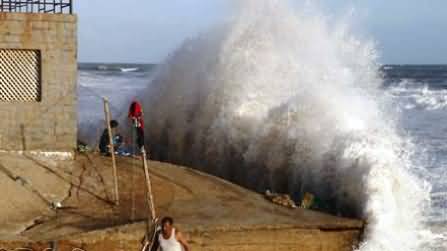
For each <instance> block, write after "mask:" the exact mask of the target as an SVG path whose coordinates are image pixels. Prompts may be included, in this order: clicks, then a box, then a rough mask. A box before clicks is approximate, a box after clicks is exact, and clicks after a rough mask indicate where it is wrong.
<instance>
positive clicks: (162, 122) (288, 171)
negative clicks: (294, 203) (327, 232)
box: [140, 0, 432, 251]
mask: <svg viewBox="0 0 447 251" xmlns="http://www.w3.org/2000/svg"><path fill="white" fill-rule="evenodd" d="M375 61H376V52H375V50H374V45H373V44H372V43H369V42H367V41H361V40H359V39H357V38H356V37H354V36H353V35H352V34H351V33H350V31H349V29H348V26H347V25H346V24H345V23H340V24H328V22H327V20H325V18H323V17H322V15H318V13H311V14H310V13H309V12H307V13H304V11H303V12H298V13H297V12H295V11H293V10H292V9H291V8H289V7H288V6H287V5H286V4H285V3H284V1H274V0H272V1H259V0H256V1H255V0H252V1H243V3H241V4H240V7H239V13H238V15H237V16H236V17H235V19H234V20H233V21H232V22H230V23H228V24H227V25H224V26H222V27H220V28H216V29H215V30H214V31H212V32H209V33H207V34H203V35H201V36H199V37H198V38H195V39H191V40H189V41H186V42H185V43H184V44H183V46H182V47H181V48H179V49H178V50H177V51H176V52H175V53H174V54H173V55H172V56H171V57H170V58H168V59H167V61H166V62H165V64H164V65H162V66H160V67H159V69H158V72H157V75H156V77H155V80H154V81H152V82H151V84H150V86H149V87H148V88H147V90H146V91H145V93H144V94H143V95H142V96H141V98H140V99H141V100H142V101H143V106H144V109H145V117H146V120H147V123H146V128H145V129H146V133H147V144H148V145H149V146H150V149H151V153H152V156H153V157H154V158H156V159H159V160H164V161H170V162H174V163H179V164H183V165H188V166H192V167H196V168H198V169H201V170H203V171H206V172H209V173H212V174H215V175H218V176H221V177H224V178H226V179H229V180H231V181H233V182H236V183H239V184H241V185H244V186H246V187H249V188H251V189H254V190H258V191H264V190H265V189H273V190H274V191H276V192H287V193H290V194H291V195H292V196H293V197H294V198H295V199H300V198H301V196H302V195H303V193H304V192H311V193H314V194H315V195H316V196H317V197H318V198H319V199H320V200H321V201H323V203H322V204H323V205H325V208H324V210H326V211H328V212H332V213H337V214H342V215H345V216H356V217H362V218H364V219H365V220H366V221H367V223H368V224H367V228H366V230H365V238H364V241H363V243H362V244H361V245H360V247H359V249H360V250H362V251H379V250H380V251H395V250H407V251H411V250H426V249H425V248H427V247H428V246H430V243H431V242H432V239H431V238H432V236H431V234H430V232H429V231H427V230H426V228H425V226H424V214H423V212H424V209H426V208H427V207H428V206H429V190H430V187H429V186H428V185H426V184H425V183H424V182H423V180H422V177H423V173H422V171H420V168H417V167H415V166H414V165H413V164H412V163H411V161H410V160H409V159H410V158H409V157H410V155H411V154H412V153H413V151H414V149H413V147H412V144H411V142H410V141H409V140H408V139H407V138H406V137H403V136H401V135H400V132H399V129H398V128H397V126H396V123H395V122H394V120H393V117H395V116H392V114H391V115H390V114H389V112H388V109H387V107H388V106H389V104H390V103H391V102H389V100H387V98H389V97H387V95H383V91H381V90H380V86H381V84H382V80H381V79H380V76H379V74H378V73H377V72H378V65H377V64H376V62H375Z"/></svg>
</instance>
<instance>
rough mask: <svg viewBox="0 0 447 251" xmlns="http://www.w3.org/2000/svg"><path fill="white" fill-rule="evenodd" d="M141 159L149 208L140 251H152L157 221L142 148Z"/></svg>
mask: <svg viewBox="0 0 447 251" xmlns="http://www.w3.org/2000/svg"><path fill="white" fill-rule="evenodd" d="M141 153H142V158H143V168H144V177H145V178H146V189H147V190H146V191H147V196H146V200H147V205H148V207H149V212H148V217H147V231H146V236H145V238H144V241H143V248H142V249H141V250H142V251H152V249H153V245H154V243H155V238H156V236H157V227H158V219H157V215H156V213H155V204H154V196H153V195H152V183H151V177H150V175H149V167H148V163H147V154H146V150H145V149H144V147H143V148H142V149H141Z"/></svg>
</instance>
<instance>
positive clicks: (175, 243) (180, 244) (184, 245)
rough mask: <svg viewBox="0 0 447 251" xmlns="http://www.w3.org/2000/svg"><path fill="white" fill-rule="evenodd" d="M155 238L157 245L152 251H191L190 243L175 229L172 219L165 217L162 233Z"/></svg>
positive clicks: (162, 223)
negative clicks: (158, 250) (159, 250)
mask: <svg viewBox="0 0 447 251" xmlns="http://www.w3.org/2000/svg"><path fill="white" fill-rule="evenodd" d="M157 235H158V236H157V238H155V241H156V243H155V245H154V246H153V249H152V250H151V251H154V250H157V249H158V248H160V249H161V251H190V249H189V246H188V242H187V241H186V239H185V238H184V237H183V235H182V233H181V232H180V231H179V230H178V229H177V228H175V227H174V220H173V219H172V218H171V217H164V218H163V219H162V220H161V231H160V232H159V233H158V234H157Z"/></svg>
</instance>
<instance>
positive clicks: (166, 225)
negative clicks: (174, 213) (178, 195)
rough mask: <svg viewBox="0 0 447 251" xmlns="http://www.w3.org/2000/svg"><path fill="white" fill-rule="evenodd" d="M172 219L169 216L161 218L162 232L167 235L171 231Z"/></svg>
mask: <svg viewBox="0 0 447 251" xmlns="http://www.w3.org/2000/svg"><path fill="white" fill-rule="evenodd" d="M173 225H174V220H173V219H172V218H171V217H164V218H163V219H161V229H162V231H163V233H164V234H166V235H168V234H169V233H171V231H172V227H173Z"/></svg>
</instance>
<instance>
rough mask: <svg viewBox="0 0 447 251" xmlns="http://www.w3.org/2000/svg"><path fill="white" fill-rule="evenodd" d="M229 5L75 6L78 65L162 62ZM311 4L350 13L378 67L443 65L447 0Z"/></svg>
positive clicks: (142, 1) (129, 0)
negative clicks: (372, 46) (373, 50)
mask: <svg viewBox="0 0 447 251" xmlns="http://www.w3.org/2000/svg"><path fill="white" fill-rule="evenodd" d="M231 1H232V0H126V1H115V0H112V1H111V0H84V1H75V11H76V13H77V14H78V16H79V61H81V62H154V63H157V62H160V61H162V60H163V58H165V57H166V56H167V55H168V54H169V53H171V52H172V51H173V50H174V49H175V48H176V47H177V46H179V44H180V43H181V42H182V41H183V40H184V39H186V38H188V37H192V36H195V35H196V34H198V33H199V32H203V31H206V30H207V29H208V28H210V27H211V26H213V25H215V24H217V23H219V22H222V21H223V20H225V18H226V17H227V16H228V15H229V14H231V6H230V5H231ZM239 1H242V0H239ZM291 1H292V2H303V1H304V0H303V1H300V0H291ZM307 1H309V0H307ZM311 2H318V5H319V6H320V7H321V9H322V10H323V12H324V13H325V14H326V15H329V16H342V15H344V14H345V13H347V12H349V10H352V9H354V10H355V12H354V13H355V14H354V16H353V20H354V21H355V22H357V24H356V25H355V28H356V30H358V31H360V33H362V35H364V36H367V37H368V38H370V39H373V40H374V41H375V42H376V43H377V47H378V49H379V51H380V54H381V58H380V61H381V63H397V64H417V63H424V64H430V63H431V64H439V63H447V42H446V40H447V14H445V13H446V11H447V1H445V0H423V1H419V0H391V1H390V0H388V1H385V0H344V1H341V0H316V1H311Z"/></svg>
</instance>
